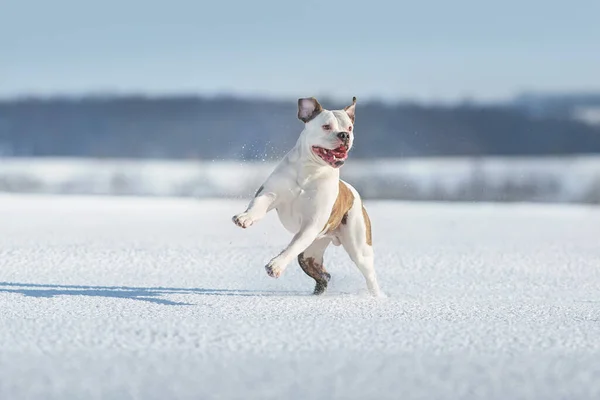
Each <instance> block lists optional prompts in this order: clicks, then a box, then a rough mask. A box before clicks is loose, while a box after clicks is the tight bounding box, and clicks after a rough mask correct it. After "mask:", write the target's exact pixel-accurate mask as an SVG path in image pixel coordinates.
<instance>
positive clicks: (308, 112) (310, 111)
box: [298, 97, 323, 123]
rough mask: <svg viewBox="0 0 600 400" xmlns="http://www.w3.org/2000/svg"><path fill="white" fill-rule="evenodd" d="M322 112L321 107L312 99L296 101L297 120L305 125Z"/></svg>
mask: <svg viewBox="0 0 600 400" xmlns="http://www.w3.org/2000/svg"><path fill="white" fill-rule="evenodd" d="M321 111H323V107H321V105H320V104H319V102H318V101H317V99H315V98H314V97H309V98H304V99H298V119H299V120H300V121H302V122H304V123H307V122H308V121H310V120H311V119H313V118H315V117H316V116H317V115H319V113H320V112H321Z"/></svg>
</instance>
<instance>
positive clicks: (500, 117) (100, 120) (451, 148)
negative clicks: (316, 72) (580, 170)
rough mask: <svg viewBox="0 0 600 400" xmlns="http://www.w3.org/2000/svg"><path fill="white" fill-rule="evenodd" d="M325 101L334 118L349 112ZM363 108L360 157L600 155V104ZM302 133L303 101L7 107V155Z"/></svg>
mask: <svg viewBox="0 0 600 400" xmlns="http://www.w3.org/2000/svg"><path fill="white" fill-rule="evenodd" d="M553 99H554V100H553ZM319 100H320V101H321V103H322V104H323V106H324V107H326V108H330V109H331V108H340V107H343V106H345V105H347V104H340V103H334V102H331V101H328V100H327V99H325V98H321V99H319ZM358 101H359V103H358V106H357V122H356V128H355V132H356V139H355V148H354V150H353V154H352V156H353V157H355V158H374V157H414V156H458V155H469V156H484V155H563V154H586V153H587V154H589V153H600V124H594V123H593V122H594V121H593V118H592V119H591V120H590V119H589V118H588V119H585V118H580V116H581V115H586V116H587V115H591V116H594V115H596V114H594V110H596V111H597V110H598V108H594V107H599V106H600V96H587V97H586V96H583V97H582V96H579V97H577V96H571V97H569V96H558V97H556V96H554V97H548V96H546V97H545V96H540V95H531V94H525V95H521V96H519V97H517V98H515V101H513V102H510V103H508V104H499V105H473V104H461V105H453V106H439V105H438V106H436V105H419V104H411V103H397V104H393V105H390V104H384V103H378V102H361V100H360V98H359V100H358ZM582 107H583V108H582ZM586 107H587V108H586ZM581 110H584V111H585V113H584V114H582V111H581ZM590 110H591V111H590ZM301 126H302V124H301V122H300V121H298V120H297V119H296V102H295V100H291V101H274V100H260V99H236V98H225V97H223V98H202V97H191V96H187V97H186V96H180V97H162V98H147V97H142V96H129V97H110V96H108V97H85V98H78V99H72V98H49V99H35V98H26V99H17V100H3V101H0V155H4V156H17V157H23V156H27V157H31V156H68V157H117V158H124V157H127V158H132V157H133V158H137V157H139V158H169V159H174V158H178V159H206V160H213V159H214V160H235V159H243V160H260V159H274V158H279V157H280V156H281V155H282V154H284V153H285V152H286V151H287V150H288V149H289V148H290V147H291V146H292V145H293V144H294V143H295V140H296V138H297V136H298V133H299V132H300V129H301Z"/></svg>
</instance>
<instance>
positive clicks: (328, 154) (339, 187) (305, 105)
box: [233, 97, 382, 296]
mask: <svg viewBox="0 0 600 400" xmlns="http://www.w3.org/2000/svg"><path fill="white" fill-rule="evenodd" d="M355 107H356V97H355V98H353V101H352V104H351V105H349V106H347V107H345V108H344V109H343V110H332V111H329V110H325V109H323V107H321V104H319V102H318V101H317V99H315V98H313V97H311V98H303V99H299V100H298V119H300V120H301V121H303V122H304V129H303V130H302V132H301V133H300V137H299V138H298V141H297V142H296V145H295V146H294V147H293V148H292V150H290V151H289V152H288V153H287V154H286V156H285V157H284V158H283V159H282V160H281V162H280V163H279V164H278V165H277V167H276V168H275V170H274V171H273V172H272V173H271V175H270V176H269V177H268V178H267V180H266V181H265V182H264V183H263V184H262V186H261V187H260V188H259V189H258V191H257V192H256V195H255V197H254V198H253V199H252V201H251V202H250V204H249V205H248V208H247V209H246V211H245V212H243V213H240V214H237V215H235V216H234V217H233V222H234V223H235V224H236V225H238V226H240V227H242V228H247V227H249V226H250V225H252V224H254V223H255V222H257V221H258V220H260V219H261V218H263V217H264V216H265V215H266V213H268V212H269V211H271V210H273V209H275V210H277V214H278V215H279V219H280V221H281V223H282V224H283V226H284V227H285V228H286V229H287V230H288V231H290V232H291V233H293V234H294V237H293V239H292V241H291V242H290V244H289V245H288V246H287V247H286V248H285V249H284V250H283V251H282V252H281V253H280V254H279V255H278V256H276V257H275V258H273V259H272V260H271V261H270V262H269V263H268V264H267V265H266V267H265V268H266V270H267V273H268V274H269V275H270V276H272V277H274V278H278V277H279V276H280V275H281V274H282V273H283V271H284V270H285V268H286V267H287V265H288V264H289V263H290V262H291V261H292V260H293V259H294V258H297V259H298V262H299V264H300V267H302V269H303V270H304V272H305V273H306V274H307V275H308V276H310V277H311V278H313V279H314V280H315V281H316V286H315V290H314V294H316V295H319V294H322V293H324V292H325V290H326V289H327V283H328V282H329V280H330V279H331V275H329V273H328V272H327V271H326V270H325V266H324V265H323V254H324V253H325V249H326V248H327V246H328V245H329V244H330V243H333V244H334V245H336V246H339V245H340V244H341V245H342V246H343V247H344V249H345V250H346V252H347V253H348V255H349V256H350V258H351V259H352V261H353V262H354V263H355V264H356V266H357V267H358V268H359V269H360V271H361V272H362V274H363V275H364V277H365V280H366V282H367V287H368V289H369V292H370V293H371V294H372V295H373V296H381V295H382V293H381V290H380V288H379V284H378V283H377V276H376V274H375V269H374V267H373V247H372V242H371V221H370V219H369V215H368V214H367V211H366V209H365V208H364V206H363V204H362V200H361V198H360V196H359V194H358V192H357V191H356V189H354V188H353V187H352V186H351V185H349V184H348V183H346V182H344V181H342V180H341V179H340V171H339V168H340V167H341V166H342V165H343V164H344V161H345V160H346V158H347V157H348V152H349V151H350V149H351V148H352V143H353V141H354V133H353V126H354V115H355Z"/></svg>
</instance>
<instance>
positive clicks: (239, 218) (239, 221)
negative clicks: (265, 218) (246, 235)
mask: <svg viewBox="0 0 600 400" xmlns="http://www.w3.org/2000/svg"><path fill="white" fill-rule="evenodd" d="M231 220H232V221H233V223H234V224H236V225H237V226H239V227H240V228H244V229H246V228H247V227H249V226H250V225H252V224H253V223H254V221H253V220H252V218H250V216H249V215H248V213H245V212H243V213H240V214H237V215H234V216H233V218H231Z"/></svg>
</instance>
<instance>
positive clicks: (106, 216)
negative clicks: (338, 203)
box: [0, 195, 600, 400]
mask: <svg viewBox="0 0 600 400" xmlns="http://www.w3.org/2000/svg"><path fill="white" fill-rule="evenodd" d="M244 206H245V202H240V201H236V200H201V201H198V200H192V199H169V198H163V199H149V198H146V199H140V198H95V197H77V196H72V197H58V196H57V197H52V196H37V197H36V196H30V197H28V196H21V195H18V196H17V195H14V196H13V195H4V196H0V240H1V242H0V399H3V400H4V399H7V400H8V399H11V400H12V399H19V400H22V399H217V398H219V399H333V398H335V399H366V398H369V399H399V398H402V399H598V398H600V209H599V208H594V207H585V206H567V205H560V206H559V205H543V206H541V205H525V204H512V205H506V204H505V205H492V204H476V205H475V204H474V205H469V204H451V205H450V204H429V203H421V204H411V203H400V202H375V201H371V202H367V204H366V206H367V208H368V210H369V212H370V214H371V218H372V221H373V227H374V233H373V237H374V242H375V251H376V268H377V271H378V273H379V277H380V283H381V286H382V288H383V290H384V291H385V292H386V294H387V295H388V298H385V299H379V300H376V299H372V298H370V297H369V296H368V295H366V291H365V285H364V281H363V279H362V277H361V276H360V274H359V272H358V270H357V269H356V268H355V267H354V266H353V265H352V263H351V262H350V261H349V259H348V258H347V256H346V255H345V253H343V250H342V249H340V248H337V247H335V248H330V249H329V250H328V253H327V254H326V257H327V260H328V261H327V265H328V269H329V270H330V272H331V274H332V283H331V286H330V290H329V292H328V293H327V294H326V295H325V296H322V297H314V296H312V295H310V293H311V291H312V288H313V285H312V283H311V280H310V279H309V278H308V277H306V276H305V275H304V273H303V272H302V271H301V270H300V268H299V267H298V266H297V265H295V264H291V265H290V266H289V267H288V269H287V271H286V272H285V273H284V275H283V277H282V278H280V279H279V280H274V279H272V278H270V277H268V276H267V275H266V273H265V271H264V268H263V266H264V265H265V264H266V263H267V262H268V261H269V259H270V258H271V257H272V256H274V255H276V254H277V253H278V252H279V251H280V250H281V249H282V247H283V246H284V245H285V244H286V243H287V241H288V240H289V238H290V235H289V234H287V233H285V231H284V230H283V228H281V227H280V225H279V223H278V221H277V219H276V216H275V215H274V214H271V215H269V216H268V217H267V218H266V219H265V220H263V221H261V222H260V223H259V224H258V225H255V226H253V227H251V228H250V229H248V230H242V229H239V228H238V227H236V226H234V224H233V223H231V221H230V218H231V216H232V215H233V214H234V213H236V212H239V211H240V210H241V209H242V208H243V207H244Z"/></svg>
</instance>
